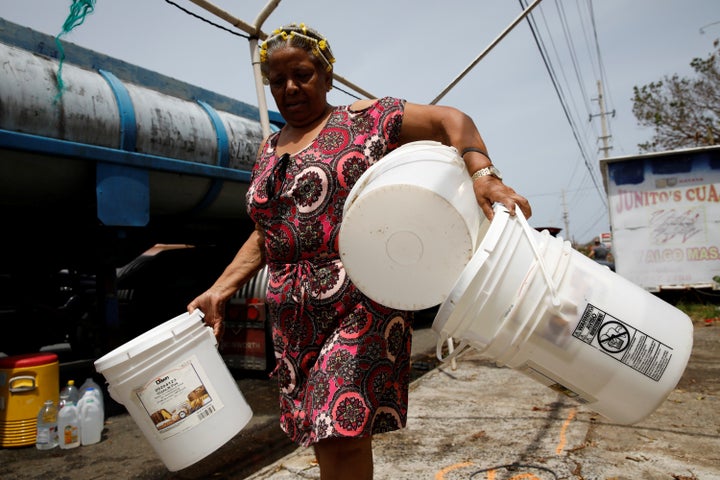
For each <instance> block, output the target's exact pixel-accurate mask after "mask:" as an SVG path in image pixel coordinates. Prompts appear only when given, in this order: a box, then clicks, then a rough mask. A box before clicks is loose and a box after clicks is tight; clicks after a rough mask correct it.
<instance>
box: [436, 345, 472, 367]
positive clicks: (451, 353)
mask: <svg viewBox="0 0 720 480" xmlns="http://www.w3.org/2000/svg"><path fill="white" fill-rule="evenodd" d="M446 340H447V342H448V356H447V357H445V358H443V355H442V349H443V344H444V343H445V341H446ZM469 346H470V344H469V343H468V342H467V340H462V341H461V342H460V344H459V345H458V346H457V348H455V347H454V344H453V339H452V337H446V338H442V337H441V338H439V339H438V342H437V346H436V348H435V354H436V355H437V359H438V360H440V361H441V362H443V363H447V362H449V361H451V360H454V359H455V357H457V356H458V355H459V354H460V353H462V352H463V351H464V350H465V349H466V348H467V347H469ZM453 369H454V367H453Z"/></svg>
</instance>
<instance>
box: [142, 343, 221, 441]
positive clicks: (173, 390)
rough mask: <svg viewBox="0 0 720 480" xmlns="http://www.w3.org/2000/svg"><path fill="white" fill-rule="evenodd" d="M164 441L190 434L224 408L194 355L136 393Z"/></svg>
mask: <svg viewBox="0 0 720 480" xmlns="http://www.w3.org/2000/svg"><path fill="white" fill-rule="evenodd" d="M135 393H136V395H137V398H138V400H139V401H140V403H141V404H142V406H143V408H144V409H145V411H146V412H147V414H148V416H149V417H150V420H152V422H153V424H154V425H155V428H156V429H157V431H158V434H159V435H160V437H161V438H169V437H172V436H173V435H177V434H178V433H182V432H184V431H187V430H189V429H191V428H193V427H194V426H196V425H198V424H199V423H200V422H202V421H203V420H205V419H207V418H208V417H209V416H210V415H212V414H213V413H215V412H217V411H219V410H220V409H221V408H222V402H221V400H220V398H219V397H218V396H217V394H216V393H215V390H214V389H213V387H212V384H211V383H210V382H209V380H208V377H207V375H206V374H205V371H204V370H203V369H202V365H200V362H198V359H197V357H195V356H194V355H193V356H191V357H190V358H189V359H187V360H185V361H183V362H181V363H179V364H178V365H176V366H175V368H172V369H170V370H167V371H166V372H164V373H162V374H160V375H158V376H157V377H155V378H153V379H152V380H151V381H149V382H147V383H146V384H145V385H144V386H143V387H141V388H138V389H137V390H135Z"/></svg>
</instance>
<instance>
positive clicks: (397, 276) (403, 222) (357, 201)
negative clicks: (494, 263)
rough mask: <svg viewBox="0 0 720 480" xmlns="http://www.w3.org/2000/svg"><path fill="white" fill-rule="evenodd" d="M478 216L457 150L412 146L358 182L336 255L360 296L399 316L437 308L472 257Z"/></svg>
mask: <svg viewBox="0 0 720 480" xmlns="http://www.w3.org/2000/svg"><path fill="white" fill-rule="evenodd" d="M481 218H484V217H483V215H482V211H481V210H480V207H479V206H478V204H477V201H476V200H475V194H474V192H473V188H472V182H471V181H470V176H469V175H468V173H467V170H466V167H465V163H464V162H463V160H462V159H461V158H460V157H459V156H458V153H457V150H455V149H454V148H452V147H447V146H444V145H442V144H440V143H438V142H430V141H424V142H413V143H409V144H406V145H403V146H402V147H400V148H398V149H396V150H394V151H392V152H391V153H389V154H388V155H387V156H386V157H384V158H383V159H382V160H380V161H379V162H378V163H376V164H375V165H373V166H371V167H370V168H369V169H368V170H367V171H366V172H365V173H364V174H363V175H362V176H361V177H360V179H359V180H358V181H357V183H356V184H355V186H354V187H353V188H352V190H351V191H350V193H349V195H348V198H347V200H346V202H345V208H344V213H343V222H342V225H341V228H340V237H339V250H340V256H341V259H342V261H343V264H344V265H345V269H346V271H347V274H348V276H349V277H350V279H352V281H353V282H354V283H355V285H356V286H357V287H358V288H359V289H360V291H362V292H363V293H364V294H365V295H367V296H368V297H370V298H371V299H373V300H375V301H376V302H378V303H380V304H382V305H385V306H388V307H392V308H397V309H401V310H422V309H424V308H428V307H431V306H433V305H437V304H439V303H441V302H442V301H443V300H444V299H445V298H446V297H447V295H448V293H449V292H450V290H451V289H452V287H453V285H454V283H455V280H456V279H457V277H458V275H460V273H461V272H462V270H463V268H464V267H465V265H466V264H467V262H468V261H469V260H470V258H471V257H472V254H473V252H474V250H475V247H476V243H477V238H478V229H479V227H480V221H481Z"/></svg>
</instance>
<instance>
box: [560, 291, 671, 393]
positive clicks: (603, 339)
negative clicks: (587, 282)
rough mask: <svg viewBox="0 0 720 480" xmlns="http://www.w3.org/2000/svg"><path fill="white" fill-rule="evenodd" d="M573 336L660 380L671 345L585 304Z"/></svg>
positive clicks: (669, 357)
mask: <svg viewBox="0 0 720 480" xmlns="http://www.w3.org/2000/svg"><path fill="white" fill-rule="evenodd" d="M573 337H575V338H578V339H580V340H582V341H583V342H585V343H587V344H588V345H591V346H592V347H595V348H597V349H598V350H600V351H601V352H603V353H605V354H606V355H609V356H611V357H613V358H614V359H616V360H618V361H620V362H622V363H623V364H625V365H627V366H628V367H630V368H632V369H634V370H636V371H638V372H640V373H642V374H643V375H645V376H646V377H648V378H651V379H653V380H655V381H659V380H660V378H662V375H663V373H665V369H666V368H667V366H668V364H669V363H670V359H671V358H672V353H673V349H672V348H671V347H669V346H668V345H665V344H664V343H662V342H660V341H658V340H656V339H654V338H653V337H651V336H650V335H648V334H646V333H645V332H643V331H641V330H638V329H637V328H634V327H632V326H631V325H628V324H627V323H625V322H623V321H621V320H618V319H617V318H615V317H613V316H612V315H609V314H608V313H607V312H604V311H602V310H600V309H599V308H597V307H595V306H594V305H591V304H588V305H587V307H586V308H585V312H584V313H583V315H582V318H580V321H579V322H578V324H577V327H575V331H573Z"/></svg>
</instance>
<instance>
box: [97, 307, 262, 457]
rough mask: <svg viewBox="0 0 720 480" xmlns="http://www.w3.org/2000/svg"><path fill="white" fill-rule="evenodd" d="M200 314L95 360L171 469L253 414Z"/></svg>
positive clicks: (206, 450)
mask: <svg viewBox="0 0 720 480" xmlns="http://www.w3.org/2000/svg"><path fill="white" fill-rule="evenodd" d="M202 318H203V314H202V312H201V311H200V310H195V311H194V312H193V313H192V314H188V313H184V314H182V315H179V316H177V317H175V318H173V319H172V320H168V321H167V322H165V323H163V324H161V325H159V326H157V327H155V328H153V329H152V330H149V331H148V332H146V333H144V334H142V335H140V336H139V337H137V338H135V339H133V340H131V341H130V342H128V343H126V344H125V345H122V346H121V347H118V348H116V349H115V350H113V351H112V352H110V353H108V354H107V355H105V356H103V357H102V358H100V359H98V360H97V361H95V369H96V370H97V371H98V372H99V373H101V374H103V376H104V377H105V379H106V380H107V382H108V392H109V393H110V396H111V397H112V398H113V399H114V400H115V401H117V402H118V403H121V404H123V405H124V406H125V408H126V409H127V411H128V413H129V414H130V416H131V417H132V419H133V420H134V421H135V423H136V424H137V425H138V427H139V428H140V430H141V431H142V433H143V434H144V435H145V437H146V438H147V439H148V441H149V442H150V444H151V445H152V447H153V448H154V449H155V451H156V452H157V454H158V456H159V457H160V459H161V460H162V461H163V463H164V464H165V466H166V467H167V468H168V470H170V471H177V470H180V469H183V468H186V467H188V466H190V465H192V464H193V463H195V462H197V461H199V460H201V459H203V458H205V457H206V456H208V455H209V454H211V453H212V452H214V451H215V450H216V449H218V448H219V447H221V446H222V445H223V444H225V443H226V442H227V441H229V440H230V439H231V438H232V437H234V436H235V435H236V434H237V433H238V432H240V430H242V429H243V428H244V427H245V425H247V423H248V422H249V421H250V419H251V418H252V410H251V409H250V406H249V405H248V404H247V402H246V401H245V397H243V395H242V392H240V389H239V388H238V386H237V383H236V382H235V379H234V378H233V377H232V375H231V373H230V371H229V370H228V368H227V366H226V365H225V363H224V362H223V360H222V357H221V356H220V354H219V352H218V350H217V342H216V339H215V335H214V334H213V330H212V328H210V327H208V326H206V325H205V324H204V323H203V322H202Z"/></svg>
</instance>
